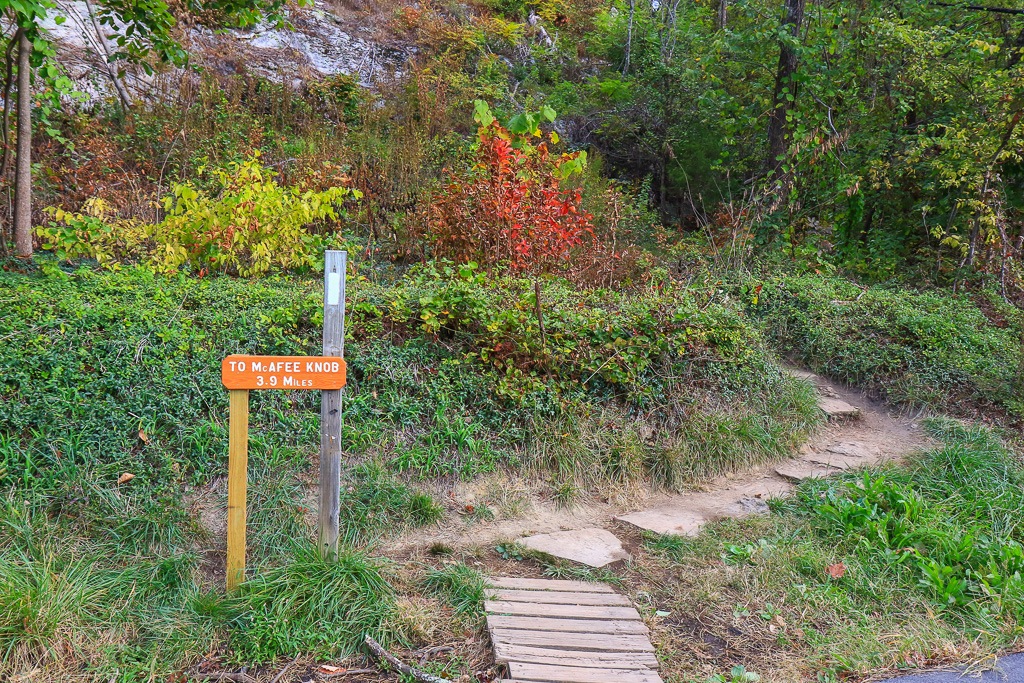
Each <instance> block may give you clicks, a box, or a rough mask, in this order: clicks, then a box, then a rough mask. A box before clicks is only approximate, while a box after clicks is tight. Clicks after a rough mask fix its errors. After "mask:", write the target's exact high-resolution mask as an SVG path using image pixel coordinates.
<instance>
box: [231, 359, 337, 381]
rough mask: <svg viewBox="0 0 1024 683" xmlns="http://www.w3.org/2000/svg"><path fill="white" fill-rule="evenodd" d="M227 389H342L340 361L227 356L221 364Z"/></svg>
mask: <svg viewBox="0 0 1024 683" xmlns="http://www.w3.org/2000/svg"><path fill="white" fill-rule="evenodd" d="M220 374H221V382H222V383H223V384H224V386H225V387H226V388H228V389H341V388H342V387H343V386H345V361H344V359H342V358H325V357H310V356H228V357H227V358H225V359H224V360H223V361H221V364H220Z"/></svg>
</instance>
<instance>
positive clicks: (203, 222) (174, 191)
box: [149, 158, 358, 277]
mask: <svg viewBox="0 0 1024 683" xmlns="http://www.w3.org/2000/svg"><path fill="white" fill-rule="evenodd" d="M211 173H212V174H213V177H214V180H215V188H216V190H215V191H213V192H208V191H204V190H201V189H198V188H197V187H196V186H195V185H194V184H193V183H175V184H174V185H173V186H172V188H171V196H169V197H167V198H166V199H164V202H163V207H164V210H166V211H167V216H166V217H165V218H164V220H163V221H161V222H160V223H157V224H156V225H154V226H152V227H151V228H150V231H149V232H150V236H151V238H152V239H153V241H154V242H155V243H156V247H155V251H154V255H153V262H154V263H155V264H156V265H157V267H158V268H159V269H160V270H176V269H178V268H181V267H183V266H186V265H188V266H191V267H192V269H193V270H196V271H199V270H204V269H205V270H209V271H210V272H214V271H221V272H227V273H237V274H238V275H242V276H244V277H250V276H253V275H260V274H262V273H266V272H267V271H269V270H270V269H271V268H280V269H286V270H287V269H304V268H306V269H308V268H313V267H315V266H316V265H318V264H319V263H320V258H321V255H322V253H323V250H324V247H325V240H324V238H323V237H321V236H320V235H317V234H314V233H311V232H310V231H308V230H307V229H306V226H308V225H310V224H312V223H314V222H317V221H323V220H325V219H332V220H337V218H338V214H337V210H336V208H335V205H336V204H338V203H340V202H341V201H342V200H343V199H344V198H345V197H347V196H348V195H350V194H354V195H356V196H358V193H357V192H355V191H353V190H349V189H348V188H344V187H332V188H329V189H327V190H324V191H323V192H313V191H312V190H307V191H305V192H301V191H299V190H298V189H296V188H285V187H282V186H281V185H278V183H277V182H276V181H275V180H274V179H273V178H272V176H271V175H270V174H269V172H268V171H267V169H265V168H263V167H262V166H261V165H260V164H259V163H258V161H257V160H256V159H255V158H253V159H250V160H249V161H246V162H244V163H235V162H232V163H231V164H230V166H229V167H228V168H227V169H214V170H213V171H211Z"/></svg>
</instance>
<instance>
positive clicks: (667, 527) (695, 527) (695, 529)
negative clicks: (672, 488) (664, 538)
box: [616, 505, 711, 536]
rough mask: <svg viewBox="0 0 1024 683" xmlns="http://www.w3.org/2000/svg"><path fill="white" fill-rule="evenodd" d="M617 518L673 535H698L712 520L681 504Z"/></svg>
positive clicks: (658, 532) (643, 527) (659, 532)
mask: <svg viewBox="0 0 1024 683" xmlns="http://www.w3.org/2000/svg"><path fill="white" fill-rule="evenodd" d="M616 519H618V520H621V521H623V522H626V523H628V524H632V525H633V526H637V527H640V528H641V529H646V530H647V531H653V532H654V533H656V534H667V535H672V536H696V535H697V534H698V533H699V532H700V528H701V527H702V526H704V525H705V524H706V523H707V522H709V521H711V520H709V519H707V518H706V517H705V516H704V515H703V514H701V513H700V512H697V511H694V510H692V509H687V508H685V507H683V506H681V505H680V506H678V507H676V506H670V507H663V508H656V509H654V510H642V511H640V512H631V513H630V514H628V515H621V516H619V517H616Z"/></svg>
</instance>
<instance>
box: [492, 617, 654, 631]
mask: <svg viewBox="0 0 1024 683" xmlns="http://www.w3.org/2000/svg"><path fill="white" fill-rule="evenodd" d="M487 626H488V628H519V629H526V630H528V631H563V632H573V633H617V634H620V635H630V634H645V633H648V629H647V626H646V625H645V624H644V622H642V621H608V620H603V619H548V618H545V617H507V616H502V615H500V614H490V615H488V616H487Z"/></svg>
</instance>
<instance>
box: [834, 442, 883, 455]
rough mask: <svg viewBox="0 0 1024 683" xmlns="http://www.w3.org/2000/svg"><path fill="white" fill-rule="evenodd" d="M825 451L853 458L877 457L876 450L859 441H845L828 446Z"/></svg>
mask: <svg viewBox="0 0 1024 683" xmlns="http://www.w3.org/2000/svg"><path fill="white" fill-rule="evenodd" d="M825 450H826V451H828V452H829V453H835V454H836V455H846V456H849V457H851V458H870V457H872V456H873V455H875V451H874V449H871V448H869V447H868V446H865V445H864V444H862V443H860V442H859V441H843V442H840V443H836V444H832V445H830V446H826V447H825Z"/></svg>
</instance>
